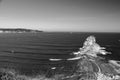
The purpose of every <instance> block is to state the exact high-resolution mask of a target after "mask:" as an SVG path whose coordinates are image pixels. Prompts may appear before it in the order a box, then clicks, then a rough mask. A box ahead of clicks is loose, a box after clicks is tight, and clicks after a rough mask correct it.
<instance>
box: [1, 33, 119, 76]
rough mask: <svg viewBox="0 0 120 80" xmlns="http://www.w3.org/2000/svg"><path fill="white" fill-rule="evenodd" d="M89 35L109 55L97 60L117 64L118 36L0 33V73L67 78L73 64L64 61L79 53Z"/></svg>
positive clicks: (72, 69)
mask: <svg viewBox="0 0 120 80" xmlns="http://www.w3.org/2000/svg"><path fill="white" fill-rule="evenodd" d="M90 35H93V36H95V37H96V41H97V43H98V44H99V45H100V46H102V47H105V48H106V51H108V52H111V53H112V54H108V55H105V56H104V55H99V56H102V57H104V58H106V59H107V60H111V59H112V60H117V61H119V60H120V58H119V57H120V33H83V32H82V33H62V32H41V33H0V71H9V70H11V71H12V72H15V73H18V74H20V75H27V76H35V75H46V76H47V77H51V76H52V75H54V74H58V73H60V74H61V73H63V74H69V73H70V72H71V71H74V65H76V61H74V60H73V61H72V60H70V61H67V60H66V59H69V58H73V57H75V56H74V55H73V54H72V53H73V52H76V51H78V50H79V48H80V47H82V46H83V42H84V41H85V39H86V38H87V37H88V36H90ZM50 59H56V61H51V60H50Z"/></svg>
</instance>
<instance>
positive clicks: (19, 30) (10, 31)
mask: <svg viewBox="0 0 120 80" xmlns="http://www.w3.org/2000/svg"><path fill="white" fill-rule="evenodd" d="M0 32H1V33H25V32H31V33H34V32H35V33H36V32H43V31H40V30H32V29H24V28H15V29H14V28H0Z"/></svg>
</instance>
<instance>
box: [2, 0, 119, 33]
mask: <svg viewBox="0 0 120 80" xmlns="http://www.w3.org/2000/svg"><path fill="white" fill-rule="evenodd" d="M0 28H27V29H38V30H43V31H67V32H69V31H70V32H71V31H72V32H84V31H85V32H120V0H0Z"/></svg>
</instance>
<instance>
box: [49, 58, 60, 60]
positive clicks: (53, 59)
mask: <svg viewBox="0 0 120 80" xmlns="http://www.w3.org/2000/svg"><path fill="white" fill-rule="evenodd" d="M49 60H50V61H61V60H62V59H52V58H51V59H49Z"/></svg>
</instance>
